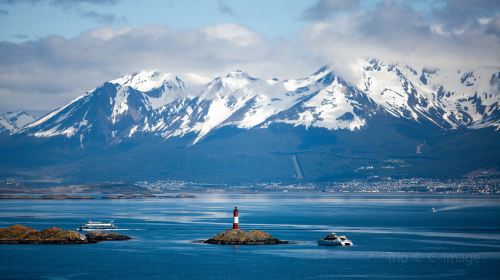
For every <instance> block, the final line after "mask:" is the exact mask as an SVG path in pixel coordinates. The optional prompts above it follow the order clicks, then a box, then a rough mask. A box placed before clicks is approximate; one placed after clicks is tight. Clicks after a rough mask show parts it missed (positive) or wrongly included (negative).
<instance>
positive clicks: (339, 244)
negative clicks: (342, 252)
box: [318, 239, 352, 246]
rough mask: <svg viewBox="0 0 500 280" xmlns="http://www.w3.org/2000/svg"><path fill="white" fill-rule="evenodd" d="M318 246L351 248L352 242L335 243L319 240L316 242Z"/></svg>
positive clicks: (333, 241)
mask: <svg viewBox="0 0 500 280" xmlns="http://www.w3.org/2000/svg"><path fill="white" fill-rule="evenodd" d="M318 245H321V246H352V242H349V241H346V242H340V241H335V240H323V239H320V240H318Z"/></svg>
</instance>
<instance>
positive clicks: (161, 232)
mask: <svg viewBox="0 0 500 280" xmlns="http://www.w3.org/2000/svg"><path fill="white" fill-rule="evenodd" d="M236 205H237V206H238V208H239V210H240V227H241V228H242V229H248V230H250V229H261V230H265V231H267V232H269V233H271V234H272V235H274V236H275V237H278V238H280V239H282V240H289V241H295V242H296V244H288V245H271V246H223V245H208V244H200V243H196V242H193V241H195V240H200V239H206V238H208V237H210V236H212V235H214V234H216V233H218V232H220V231H222V230H224V229H227V228H230V227H231V222H232V217H231V216H232V209H233V207H234V206H236ZM431 207H434V208H436V209H437V210H438V211H437V212H435V213H431V212H429V209H430V208H431ZM499 217H500V199H499V198H498V197H481V196H460V197H451V198H450V197H443V196H416V195H331V194H213V195H212V194H211V195H209V194H201V195H197V197H196V198H192V199H191V198H189V199H165V200H154V199H153V200H146V199H145V200H96V201H90V200H87V201H85V200H83V201H74V200H71V201H70V200H65V201H64V200H63V201H42V200H26V201H20V200H2V201H0V227H5V226H8V225H11V224H14V223H21V224H25V225H28V226H31V227H35V228H38V229H42V228H46V227H49V226H59V227H63V228H65V229H75V228H77V227H78V226H80V225H81V224H82V223H84V222H85V221H86V220H87V219H89V218H92V219H104V220H106V219H113V220H114V221H115V223H116V224H117V225H118V226H119V227H120V228H122V229H123V231H122V233H124V234H127V235H129V236H131V237H133V238H134V239H133V240H130V241H125V242H103V243H98V244H86V245H0V279H329V278H340V279H351V278H361V277H369V278H401V277H408V278H431V279H432V278H435V279H446V278H450V279H451V278H453V279H456V278H474V279H478V278H480V279H488V278H489V279H498V277H499V276H498V275H500V218H499ZM330 231H335V232H337V233H343V234H346V235H347V236H348V237H349V238H350V239H351V240H352V241H353V242H354V246H353V247H347V248H340V247H318V246H317V245H316V240H317V239H318V238H320V237H322V236H324V235H325V234H326V233H328V232H330Z"/></svg>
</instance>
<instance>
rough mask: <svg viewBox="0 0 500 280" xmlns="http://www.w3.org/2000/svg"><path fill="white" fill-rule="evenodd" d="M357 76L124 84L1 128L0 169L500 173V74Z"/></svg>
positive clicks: (293, 175)
mask: <svg viewBox="0 0 500 280" xmlns="http://www.w3.org/2000/svg"><path fill="white" fill-rule="evenodd" d="M351 68H352V69H353V73H354V75H352V77H350V78H349V79H344V78H342V77H341V76H339V75H337V74H336V72H335V71H334V69H333V68H332V67H331V66H324V67H321V68H320V69H319V70H318V71H316V72H315V73H313V74H311V75H309V76H307V77H305V78H300V79H285V80H281V79H277V78H273V79H262V78H256V77H253V76H251V75H250V74H247V73H245V72H242V71H239V70H237V71H233V72H231V73H228V74H227V75H223V76H219V77H216V78H215V79H207V78H205V77H201V76H197V75H194V74H188V75H185V76H179V75H175V74H172V73H162V72H159V71H141V72H138V73H134V74H130V75H125V76H123V77H121V78H118V79H114V80H110V81H108V82H105V83H103V84H101V85H99V86H98V87H96V88H95V89H92V90H90V91H88V92H86V93H85V94H83V95H81V96H79V97H77V98H76V99H74V100H73V101H71V102H70V103H68V104H67V105H65V106H63V107H61V108H58V109H56V110H54V111H52V112H50V113H49V114H47V115H45V116H44V117H42V118H40V119H38V120H33V119H30V117H29V116H28V115H27V114H25V113H21V114H12V113H7V114H4V115H1V116H0V131H3V134H2V135H3V136H2V138H1V146H0V152H1V154H2V155H1V156H0V166H3V169H4V170H5V172H4V175H5V176H7V175H8V176H11V175H12V174H18V173H19V172H20V171H21V170H23V172H24V171H26V170H30V172H31V173H33V174H39V175H45V174H51V175H53V176H56V177H61V178H64V179H66V180H126V181H127V180H132V181H133V180H141V179H183V180H195V181H197V180H199V181H210V182H227V181H231V182H241V181H245V182H246V181H251V182H255V181H291V180H298V178H299V177H300V178H301V177H302V174H303V178H304V179H303V180H308V181H318V180H335V179H339V178H351V177H367V176H372V177H373V176H391V177H408V176H430V177H436V176H437V177H453V176H462V175H465V174H467V173H468V172H471V171H474V170H477V169H480V168H497V167H498V166H499V165H500V156H499V155H500V144H499V143H500V141H499V140H500V137H499V136H500V133H499V130H500V111H499V110H500V106H499V102H500V68H481V69H474V70H468V71H458V70H457V71H451V72H450V71H443V70H440V69H426V68H424V69H419V70H417V69H415V68H412V67H410V66H406V65H405V66H400V65H398V64H389V63H384V62H382V61H379V60H377V59H363V60H360V61H357V62H356V63H354V64H353V65H351ZM2 127H3V130H2ZM297 167H298V168H300V169H302V170H301V172H298V171H297V170H296V169H297ZM299 173H300V176H298V174H299Z"/></svg>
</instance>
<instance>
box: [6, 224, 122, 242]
mask: <svg viewBox="0 0 500 280" xmlns="http://www.w3.org/2000/svg"><path fill="white" fill-rule="evenodd" d="M129 239H131V238H130V237H128V236H126V235H122V234H118V233H115V232H90V233H87V234H85V235H83V234H80V233H78V232H76V231H72V230H64V229H61V228H57V227H50V228H46V229H44V230H41V231H38V230H36V229H33V228H29V227H26V226H23V225H13V226H10V227H7V228H0V244H90V243H97V242H101V241H121V240H129Z"/></svg>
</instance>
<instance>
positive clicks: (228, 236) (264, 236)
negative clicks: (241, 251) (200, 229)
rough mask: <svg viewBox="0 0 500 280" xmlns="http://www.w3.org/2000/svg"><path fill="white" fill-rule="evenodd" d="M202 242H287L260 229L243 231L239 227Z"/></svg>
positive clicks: (261, 243) (255, 243)
mask: <svg viewBox="0 0 500 280" xmlns="http://www.w3.org/2000/svg"><path fill="white" fill-rule="evenodd" d="M203 243H209V244H224V245H272V244H288V242H287V241H281V240H279V239H277V238H275V237H273V236H272V235H270V234H269V233H267V232H263V231H260V230H251V231H244V230H240V229H228V230H226V231H223V232H221V233H218V234H217V235H215V236H213V237H212V238H210V239H208V240H205V241H204V242H203Z"/></svg>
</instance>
